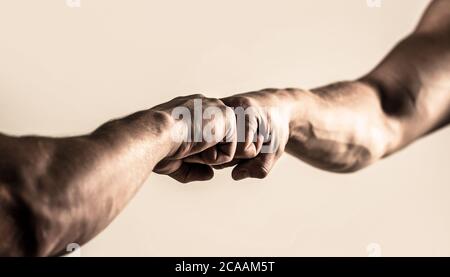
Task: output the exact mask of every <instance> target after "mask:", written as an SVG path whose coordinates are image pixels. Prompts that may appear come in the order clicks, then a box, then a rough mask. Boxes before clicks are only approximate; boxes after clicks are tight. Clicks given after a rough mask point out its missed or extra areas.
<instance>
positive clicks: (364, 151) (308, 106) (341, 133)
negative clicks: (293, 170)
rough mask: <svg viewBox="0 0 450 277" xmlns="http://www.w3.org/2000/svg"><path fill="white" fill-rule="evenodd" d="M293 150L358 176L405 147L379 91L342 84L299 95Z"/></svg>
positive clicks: (293, 124)
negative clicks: (361, 171) (402, 146)
mask: <svg viewBox="0 0 450 277" xmlns="http://www.w3.org/2000/svg"><path fill="white" fill-rule="evenodd" d="M292 97H293V98H294V99H295V100H292V101H291V102H292V103H295V104H294V108H293V110H292V116H291V123H290V137H289V141H288V144H287V152H288V153H290V154H292V155H294V156H296V157H298V158H300V159H302V160H304V161H306V162H308V163H310V164H312V165H314V166H316V167H319V168H321V169H325V170H329V171H334V172H352V171H355V170H358V169H361V168H363V167H365V166H367V165H369V164H371V163H373V162H374V161H376V160H378V159H380V158H381V157H383V156H384V155H386V154H387V153H389V152H391V151H392V149H394V148H395V147H396V146H397V145H398V144H399V140H400V137H399V128H400V127H399V125H398V124H397V122H396V121H395V120H390V119H389V118H387V117H386V116H385V114H384V112H383V109H382V107H381V103H380V100H379V97H378V94H377V91H376V90H375V89H374V88H373V87H372V86H370V85H368V84H366V83H364V82H361V81H355V82H341V83H337V84H333V85H330V86H326V87H322V88H318V89H314V90H311V91H296V92H295V93H293V96H292Z"/></svg>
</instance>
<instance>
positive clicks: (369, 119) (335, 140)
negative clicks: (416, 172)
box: [223, 0, 450, 179]
mask: <svg viewBox="0 0 450 277" xmlns="http://www.w3.org/2000/svg"><path fill="white" fill-rule="evenodd" d="M223 101H224V102H225V103H226V104H227V105H230V106H233V107H237V106H243V107H250V106H256V107H277V108H278V110H280V111H281V112H279V113H277V114H276V116H274V114H273V113H271V112H268V113H264V114H262V115H261V114H258V115H256V116H254V117H256V118H253V119H252V118H250V119H248V121H247V122H246V125H245V133H246V141H245V143H240V144H239V145H238V148H237V151H236V159H235V161H234V162H233V163H230V164H229V165H230V166H232V165H235V164H237V166H236V167H235V168H234V169H233V172H232V175H233V178H234V179H243V178H246V177H254V178H264V177H265V176H267V174H268V173H269V171H270V170H271V168H272V167H273V165H274V163H275V162H276V160H277V159H278V158H279V157H280V155H281V153H282V152H284V151H286V152H288V153H290V154H292V155H294V156H295V157H297V158H299V159H301V160H303V161H305V162H307V163H309V164H311V165H313V166H316V167H318V168H321V169H324V170H329V171H333V172H353V171H356V170H359V169H361V168H364V167H366V166H368V165H369V164H372V163H373V162H375V161H377V160H379V159H381V158H383V157H386V156H388V155H390V154H392V153H394V152H396V151H398V150H399V149H401V148H403V147H405V146H406V145H408V144H410V143H411V142H413V141H414V140H416V139H418V138H420V137H422V136H424V135H426V134H428V133H430V132H432V131H434V130H436V129H439V128H440V127H443V126H445V125H446V124H448V123H449V121H450V1H448V0H436V1H433V2H432V4H431V5H430V7H429V8H428V10H427V11H426V13H425V15H424V17H423V18H422V20H421V22H420V24H419V26H418V27H417V29H416V30H415V31H414V32H413V33H412V34H411V35H410V36H408V37H407V38H406V39H404V40H403V41H401V42H400V43H399V44H398V45H397V46H396V47H395V48H394V49H393V50H392V52H391V53H390V54H389V55H388V56H387V57H386V58H385V59H384V60H383V61H382V62H381V63H380V65H378V66H377V67H376V68H375V69H374V70H373V71H372V72H370V73H369V74H367V75H366V76H364V77H363V78H360V79H359V80H356V81H351V82H340V83H336V84H332V85H329V86H326V87H322V88H317V89H313V90H309V91H305V90H299V89H282V90H278V89H266V90H262V91H257V92H250V93H244V94H239V95H235V96H231V97H227V98H225V99H223ZM252 121H253V122H258V124H259V125H260V126H261V124H262V125H263V126H268V127H267V128H268V130H269V133H271V135H272V137H275V138H276V139H277V141H278V143H277V147H276V148H275V149H274V151H272V153H259V154H258V153H257V151H255V149H257V150H259V149H260V145H261V143H260V142H259V140H249V139H248V138H254V137H256V136H254V135H253V132H254V130H256V129H257V128H253V127H252V125H255V124H249V123H251V122H252ZM286 125H288V126H286ZM267 128H263V129H267ZM286 129H287V131H286ZM239 131H240V130H239V127H238V132H239ZM268 142H270V141H266V142H265V143H268ZM249 149H250V151H249Z"/></svg>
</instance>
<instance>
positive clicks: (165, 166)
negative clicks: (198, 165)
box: [153, 160, 183, 175]
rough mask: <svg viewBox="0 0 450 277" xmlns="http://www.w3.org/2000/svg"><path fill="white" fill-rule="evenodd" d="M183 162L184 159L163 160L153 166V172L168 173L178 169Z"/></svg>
mask: <svg viewBox="0 0 450 277" xmlns="http://www.w3.org/2000/svg"><path fill="white" fill-rule="evenodd" d="M182 164H183V161H182V160H162V161H160V162H159V163H158V164H157V165H156V166H155V168H153V172H155V173H158V174H165V175H168V174H170V173H172V172H175V171H177V170H178V169H179V168H180V166H181V165H182Z"/></svg>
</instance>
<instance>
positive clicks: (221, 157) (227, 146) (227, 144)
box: [184, 107, 237, 165]
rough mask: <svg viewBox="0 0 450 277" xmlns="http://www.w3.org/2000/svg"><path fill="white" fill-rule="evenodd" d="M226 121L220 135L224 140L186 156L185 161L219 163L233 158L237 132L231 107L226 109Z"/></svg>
mask: <svg viewBox="0 0 450 277" xmlns="http://www.w3.org/2000/svg"><path fill="white" fill-rule="evenodd" d="M224 121H225V124H224V125H223V126H224V129H223V130H221V131H222V132H221V134H223V135H221V137H219V138H220V139H222V141H220V142H218V143H217V144H216V145H214V146H212V147H210V148H208V149H206V150H203V151H202V152H200V153H196V154H194V155H191V156H188V157H186V158H185V159H184V161H186V162H189V163H200V164H208V165H218V164H224V163H228V162H230V161H231V160H233V158H234V155H235V152H236V146H237V133H236V120H235V116H234V113H233V110H232V109H231V108H228V107H227V109H226V110H225V118H224Z"/></svg>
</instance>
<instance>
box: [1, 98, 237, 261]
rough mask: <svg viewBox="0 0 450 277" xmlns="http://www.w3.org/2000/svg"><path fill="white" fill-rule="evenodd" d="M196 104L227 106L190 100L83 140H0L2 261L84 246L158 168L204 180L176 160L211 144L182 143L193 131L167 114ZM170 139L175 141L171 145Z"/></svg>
mask: <svg viewBox="0 0 450 277" xmlns="http://www.w3.org/2000/svg"><path fill="white" fill-rule="evenodd" d="M194 98H195V99H201V100H202V102H203V105H206V106H208V107H211V106H215V107H219V108H226V107H225V106H224V105H223V103H221V102H220V101H218V100H215V99H207V98H204V97H202V96H200V95H195V96H188V97H180V98H176V99H174V100H172V101H170V102H168V103H165V104H162V105H159V106H157V107H154V108H152V109H150V110H147V111H142V112H138V113H135V114H133V115H130V116H128V117H125V118H123V119H119V120H114V121H110V122H108V123H106V124H104V125H103V126H101V127H100V128H98V129H97V130H96V131H94V132H93V133H92V134H89V135H85V136H80V137H70V138H46V137H31V136H30V137H10V136H6V135H1V134H0V238H1V240H0V256H22V255H27V256H28V255H31V256H47V255H57V254H60V253H64V250H65V248H66V246H67V245H68V244H69V243H78V244H80V245H81V244H83V243H85V242H87V241H89V240H90V239H91V238H93V237H94V236H95V235H96V234H98V233H99V232H100V231H102V230H103V229H104V228H105V227H106V226H107V225H108V224H109V223H110V222H111V221H112V220H113V219H114V218H115V216H116V215H118V214H119V213H120V211H121V210H122V209H123V208H124V206H125V205H126V204H127V203H128V202H129V201H130V199H131V198H132V197H133V195H134V194H135V193H136V192H137V190H138V189H139V188H140V186H141V185H142V183H143V182H144V181H145V180H146V178H147V177H148V175H149V174H150V172H151V171H152V170H153V169H155V166H156V165H157V164H159V165H158V166H159V167H160V170H159V171H160V173H164V174H168V175H170V176H172V177H173V178H175V179H177V180H179V181H181V182H188V181H195V180H206V179H210V178H211V177H212V174H213V173H212V169H211V168H210V167H209V166H207V165H200V164H199V165H189V164H185V163H183V162H182V158H183V157H185V156H187V155H191V154H193V153H196V152H200V151H202V150H204V149H206V148H211V146H214V145H215V142H211V143H207V142H196V143H190V142H188V140H187V139H185V138H183V137H182V136H183V134H186V130H187V129H186V128H189V127H191V126H188V125H186V124H185V123H188V122H186V121H179V120H176V119H175V118H172V115H171V110H172V109H173V108H175V107H178V106H181V107H191V104H192V101H193V99H194ZM233 119H234V117H233ZM214 120H215V121H214V122H215V123H217V124H218V125H219V126H224V125H225V124H220V120H225V119H220V118H215V119H214ZM174 134H175V135H179V136H181V139H180V138H177V139H176V140H174V139H173V137H172V136H173V135H174ZM226 146H228V148H229V145H226ZM225 148H226V147H225ZM230 151H233V147H231V148H230ZM232 155H233V153H231V154H230V158H229V159H231V157H232ZM217 159H219V157H218V158H217ZM221 159H224V161H227V160H226V158H223V156H222V157H221ZM209 162H211V163H213V161H209ZM162 163H163V164H164V165H161V164H162Z"/></svg>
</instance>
